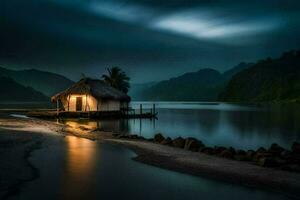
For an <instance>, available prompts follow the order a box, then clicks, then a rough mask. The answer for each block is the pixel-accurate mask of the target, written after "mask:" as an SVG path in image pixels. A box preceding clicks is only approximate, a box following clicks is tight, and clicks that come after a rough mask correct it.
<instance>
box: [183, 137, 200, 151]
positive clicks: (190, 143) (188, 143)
mask: <svg viewBox="0 0 300 200" xmlns="http://www.w3.org/2000/svg"><path fill="white" fill-rule="evenodd" d="M203 146H204V145H203V143H202V142H201V141H199V140H197V139H195V138H187V139H185V144H184V149H186V150H190V151H198V150H199V148H200V147H203Z"/></svg>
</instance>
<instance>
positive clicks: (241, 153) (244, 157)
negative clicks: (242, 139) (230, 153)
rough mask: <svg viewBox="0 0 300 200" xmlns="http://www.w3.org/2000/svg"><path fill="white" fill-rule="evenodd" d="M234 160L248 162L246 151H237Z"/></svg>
mask: <svg viewBox="0 0 300 200" xmlns="http://www.w3.org/2000/svg"><path fill="white" fill-rule="evenodd" d="M234 159H235V160H238V161H248V160H250V159H249V158H248V157H247V153H246V151H244V150H237V151H236V154H235V155H234Z"/></svg>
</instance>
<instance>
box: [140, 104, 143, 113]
mask: <svg viewBox="0 0 300 200" xmlns="http://www.w3.org/2000/svg"><path fill="white" fill-rule="evenodd" d="M140 114H141V115H142V114H143V104H140Z"/></svg>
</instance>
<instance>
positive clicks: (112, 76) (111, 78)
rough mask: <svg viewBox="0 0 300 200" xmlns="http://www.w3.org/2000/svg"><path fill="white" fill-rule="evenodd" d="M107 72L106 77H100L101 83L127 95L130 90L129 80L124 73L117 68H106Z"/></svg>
mask: <svg viewBox="0 0 300 200" xmlns="http://www.w3.org/2000/svg"><path fill="white" fill-rule="evenodd" d="M107 72H108V74H107V75H106V74H104V75H102V78H103V81H104V82H105V83H106V84H108V85H110V86H112V87H114V88H116V89H118V90H121V91H122V92H124V93H127V92H128V90H129V88H130V84H129V80H130V78H129V77H128V76H127V75H126V73H125V72H124V71H122V70H121V69H120V68H119V67H112V68H107Z"/></svg>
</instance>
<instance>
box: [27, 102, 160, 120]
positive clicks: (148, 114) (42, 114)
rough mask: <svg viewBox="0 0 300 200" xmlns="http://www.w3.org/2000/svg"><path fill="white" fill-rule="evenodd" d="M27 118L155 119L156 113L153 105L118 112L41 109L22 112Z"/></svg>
mask: <svg viewBox="0 0 300 200" xmlns="http://www.w3.org/2000/svg"><path fill="white" fill-rule="evenodd" d="M22 112H23V113H24V114H26V116H28V117H35V118H45V119H57V118H90V119H122V118H123V119H134V118H136V119H139V118H140V119H143V118H156V117H157V114H158V113H157V112H156V109H155V104H153V105H152V108H146V109H145V108H143V105H142V104H140V106H139V109H133V108H128V109H122V110H120V111H77V112H68V111H62V110H56V109H48V110H47V109H43V110H26V111H25V110H22Z"/></svg>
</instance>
